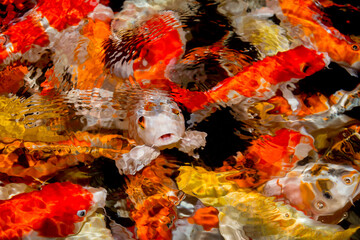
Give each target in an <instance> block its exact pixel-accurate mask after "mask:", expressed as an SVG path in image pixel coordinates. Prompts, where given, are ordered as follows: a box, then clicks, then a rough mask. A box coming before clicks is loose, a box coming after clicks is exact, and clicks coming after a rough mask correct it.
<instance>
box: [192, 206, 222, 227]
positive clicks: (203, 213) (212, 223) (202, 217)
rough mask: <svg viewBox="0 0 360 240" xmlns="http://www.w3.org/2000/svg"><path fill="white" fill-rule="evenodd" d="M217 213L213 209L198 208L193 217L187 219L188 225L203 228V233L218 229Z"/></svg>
mask: <svg viewBox="0 0 360 240" xmlns="http://www.w3.org/2000/svg"><path fill="white" fill-rule="evenodd" d="M218 215H219V211H218V210H217V209H216V208H214V207H204V208H200V209H198V210H197V211H196V212H195V215H194V216H192V217H190V218H188V221H189V223H191V224H194V223H195V224H197V225H201V226H203V228H204V230H205V231H210V230H211V229H212V228H218V227H219V218H218Z"/></svg>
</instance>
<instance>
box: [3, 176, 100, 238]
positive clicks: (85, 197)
mask: <svg viewBox="0 0 360 240" xmlns="http://www.w3.org/2000/svg"><path fill="white" fill-rule="evenodd" d="M105 198H106V191H105V190H104V189H96V188H91V187H82V186H80V185H76V184H73V183H70V182H63V183H53V184H49V185H46V186H44V187H43V188H42V189H41V190H40V191H33V192H29V193H22V194H19V195H16V196H14V197H13V198H11V199H9V200H1V201H0V213H1V214H0V238H1V239H9V240H10V239H11V240H12V239H23V238H24V237H28V238H29V239H35V238H37V237H66V236H68V235H71V234H76V233H77V232H78V231H79V230H80V229H81V226H82V223H83V222H84V221H85V220H86V217H87V216H90V215H91V214H92V213H93V212H94V211H95V210H96V209H97V208H101V207H104V206H105Z"/></svg>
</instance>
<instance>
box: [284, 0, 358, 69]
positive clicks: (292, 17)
mask: <svg viewBox="0 0 360 240" xmlns="http://www.w3.org/2000/svg"><path fill="white" fill-rule="evenodd" d="M279 3H280V6H281V9H282V12H283V14H284V15H285V16H286V17H287V20H288V21H289V22H290V23H291V24H292V25H293V26H299V27H300V28H301V29H302V30H303V34H304V36H302V37H304V38H305V37H306V38H309V39H310V41H311V42H312V43H313V44H314V45H315V46H316V48H317V50H318V51H320V52H324V53H328V54H329V56H330V58H331V60H332V61H334V62H337V63H339V64H342V65H345V66H346V67H351V68H354V69H356V70H359V69H360V51H359V50H360V47H359V44H358V43H356V42H355V41H353V40H351V39H350V38H349V37H347V36H345V35H343V34H341V33H340V32H339V31H338V30H337V29H336V28H334V27H333V26H331V25H330V24H326V23H324V22H323V21H322V20H323V19H324V18H323V15H324V13H323V12H322V11H321V5H322V4H323V3H324V4H325V5H329V1H328V0H320V1H313V0H297V1H286V0H280V1H279Z"/></svg>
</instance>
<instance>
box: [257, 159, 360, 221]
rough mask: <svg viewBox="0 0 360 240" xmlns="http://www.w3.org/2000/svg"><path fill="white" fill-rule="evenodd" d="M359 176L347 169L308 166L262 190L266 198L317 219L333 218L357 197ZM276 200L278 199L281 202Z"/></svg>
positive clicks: (272, 181) (341, 167) (323, 164)
mask: <svg viewBox="0 0 360 240" xmlns="http://www.w3.org/2000/svg"><path fill="white" fill-rule="evenodd" d="M359 181H360V172H358V171H357V170H355V169H354V168H352V167H351V166H342V165H336V164H326V163H309V164H306V165H305V166H298V167H296V168H294V169H293V170H292V171H290V172H289V173H287V175H286V176H285V177H284V178H277V179H273V180H270V181H269V182H267V183H266V184H265V186H264V189H263V191H264V193H265V194H266V195H267V196H281V197H283V198H284V200H285V201H286V202H288V203H289V204H290V205H292V206H294V207H296V208H297V209H299V210H301V211H303V212H304V213H305V214H307V215H308V216H311V217H313V218H315V219H317V218H318V217H320V216H327V215H333V214H335V212H337V211H338V210H340V209H342V208H344V207H345V206H346V204H347V203H349V202H352V201H353V199H354V198H355V197H356V196H357V195H358V194H359V193H360V190H359ZM281 197H280V198H281Z"/></svg>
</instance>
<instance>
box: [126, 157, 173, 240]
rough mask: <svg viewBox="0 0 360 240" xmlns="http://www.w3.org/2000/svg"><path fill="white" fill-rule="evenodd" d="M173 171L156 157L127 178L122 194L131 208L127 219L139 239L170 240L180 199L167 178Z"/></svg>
mask: <svg viewBox="0 0 360 240" xmlns="http://www.w3.org/2000/svg"><path fill="white" fill-rule="evenodd" d="M177 168H178V165H177V164H175V163H172V162H171V161H168V160H167V159H166V158H165V157H164V156H160V157H159V158H157V159H155V160H154V161H153V162H152V163H151V164H150V165H149V166H147V167H145V168H144V169H143V170H141V172H138V173H137V174H136V175H134V176H131V175H128V177H129V181H128V182H127V187H128V189H127V190H126V193H127V194H128V195H129V197H130V200H131V202H132V203H133V204H134V209H133V210H132V213H131V215H132V218H133V219H134V221H135V223H136V227H137V236H138V238H139V239H141V240H150V239H159V240H160V239H164V240H165V239H169V240H170V239H171V236H172V234H171V230H172V229H173V228H174V224H173V222H174V221H175V220H176V219H177V213H176V204H177V203H178V202H179V201H180V198H179V197H178V195H179V191H178V189H177V187H176V184H175V182H174V181H173V180H172V179H171V178H170V177H169V176H171V175H172V174H174V172H175V171H176V169H177Z"/></svg>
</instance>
